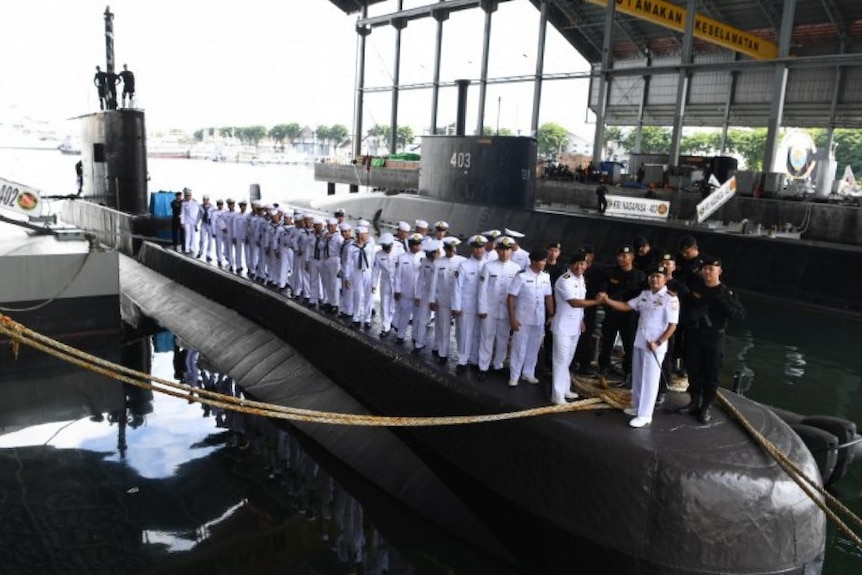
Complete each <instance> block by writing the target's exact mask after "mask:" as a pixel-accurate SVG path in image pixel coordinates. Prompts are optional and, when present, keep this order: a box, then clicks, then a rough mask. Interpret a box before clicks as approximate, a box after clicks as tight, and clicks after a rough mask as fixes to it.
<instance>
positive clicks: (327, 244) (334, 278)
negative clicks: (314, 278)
mask: <svg viewBox="0 0 862 575" xmlns="http://www.w3.org/2000/svg"><path fill="white" fill-rule="evenodd" d="M343 243H344V237H342V235H341V233H340V232H338V231H334V232H326V237H325V240H324V244H323V269H322V270H321V279H322V280H323V303H325V304H329V305H331V306H335V307H338V305H339V303H340V295H341V289H339V288H340V287H341V280H340V279H339V277H338V272H340V271H341V244H343Z"/></svg>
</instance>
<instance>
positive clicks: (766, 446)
mask: <svg viewBox="0 0 862 575" xmlns="http://www.w3.org/2000/svg"><path fill="white" fill-rule="evenodd" d="M717 397H718V402H719V403H720V404H721V406H722V407H723V408H724V409H725V411H727V413H728V414H730V416H731V417H732V418H733V419H735V420H736V421H738V422H739V424H740V425H742V427H743V428H744V429H745V430H746V431H747V432H748V433H749V435H751V437H752V438H753V439H754V440H755V442H757V444H758V445H760V447H761V448H763V450H764V451H766V453H768V454H769V455H770V456H771V457H772V458H773V459H774V460H775V462H776V463H778V465H779V466H780V467H781V468H782V469H783V470H784V471H785V472H786V473H787V475H789V476H790V478H791V479H793V481H794V482H796V484H797V485H798V486H799V488H800V489H802V491H804V492H805V494H806V495H808V497H810V498H811V500H812V501H813V502H814V503H815V504H816V505H817V506H818V507H819V508H820V509H821V510H822V511H823V513H825V514H826V516H827V517H828V518H829V519H831V520H832V521H834V522H835V525H836V526H837V527H838V529H840V530H841V532H842V533H844V534H845V535H846V536H847V537H848V538H849V539H850V540H851V541H853V543H854V544H855V545H856V546H857V547H859V548H860V549H862V538H860V537H859V536H858V535H857V534H856V533H854V532H853V530H852V529H851V528H850V527H849V526H848V525H847V524H846V523H844V521H842V520H841V518H839V517H838V514H837V513H836V512H835V511H833V510H832V509H830V508H829V506H828V505H827V502H828V504H830V505H833V506H834V507H835V508H837V509H838V511H840V512H841V513H842V514H843V515H844V516H845V517H847V518H849V519H850V521H851V522H852V523H854V524H855V525H856V527H857V528H860V529H862V519H860V518H859V517H858V516H857V515H856V514H854V513H853V512H852V511H851V510H849V509H848V508H847V507H846V506H845V505H844V504H843V503H841V502H840V501H838V499H837V498H836V497H835V496H834V495H832V494H831V493H829V492H828V491H826V489H824V488H823V487H822V486H821V485H820V484H819V482H817V481H814V480H813V479H811V478H810V477H808V476H807V475H805V473H804V472H803V471H802V470H801V469H800V468H799V466H798V465H796V464H795V463H794V462H793V461H791V460H790V458H789V457H788V456H787V454H786V453H783V452H782V451H781V450H780V449H778V447H776V445H775V444H774V443H772V442H771V441H769V440H768V439H767V438H766V437H764V436H763V435H762V434H761V433H760V432H759V431H757V430H756V429H754V426H753V425H751V423H750V422H749V421H748V420H747V419H746V418H745V416H744V415H742V413H740V412H739V410H738V409H736V407H735V406H734V405H733V404H732V403H730V402H729V401H728V400H727V398H725V397H724V395H723V394H722V393H721V392H718V394H717ZM818 494H819V495H821V496H822V497H823V498H825V500H826V501H825V502H824V500H823V499H821V498H820V497H818V496H817V495H818Z"/></svg>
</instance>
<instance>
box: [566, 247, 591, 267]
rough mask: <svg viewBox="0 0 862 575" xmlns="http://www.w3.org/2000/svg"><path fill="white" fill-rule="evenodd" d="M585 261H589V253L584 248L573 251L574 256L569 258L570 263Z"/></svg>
mask: <svg viewBox="0 0 862 575" xmlns="http://www.w3.org/2000/svg"><path fill="white" fill-rule="evenodd" d="M585 261H587V253H586V252H584V251H583V250H579V251H576V252H575V253H573V254H572V257H570V258H569V265H571V264H576V263H578V262H585Z"/></svg>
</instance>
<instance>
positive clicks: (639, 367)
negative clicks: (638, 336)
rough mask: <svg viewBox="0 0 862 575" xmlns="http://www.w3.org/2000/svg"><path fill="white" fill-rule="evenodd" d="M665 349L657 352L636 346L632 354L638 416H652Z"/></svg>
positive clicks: (634, 392)
mask: <svg viewBox="0 0 862 575" xmlns="http://www.w3.org/2000/svg"><path fill="white" fill-rule="evenodd" d="M664 354H665V352H664V351H657V352H655V354H653V352H651V351H650V350H648V349H642V348H640V347H636V348H634V354H633V355H632V406H633V407H634V408H635V409H637V410H638V417H650V418H651V417H652V412H653V410H654V409H655V400H656V397H657V396H658V388H659V381H660V380H661V362H662V361H664Z"/></svg>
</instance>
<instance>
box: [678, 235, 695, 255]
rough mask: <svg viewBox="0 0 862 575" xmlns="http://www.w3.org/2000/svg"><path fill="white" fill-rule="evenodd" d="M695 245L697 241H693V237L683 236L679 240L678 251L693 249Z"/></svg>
mask: <svg viewBox="0 0 862 575" xmlns="http://www.w3.org/2000/svg"><path fill="white" fill-rule="evenodd" d="M696 245H697V240H696V239H694V236H689V235H685V236H682V237H681V238H679V251H683V250H687V249H688V248H693V247H695V246H696Z"/></svg>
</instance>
